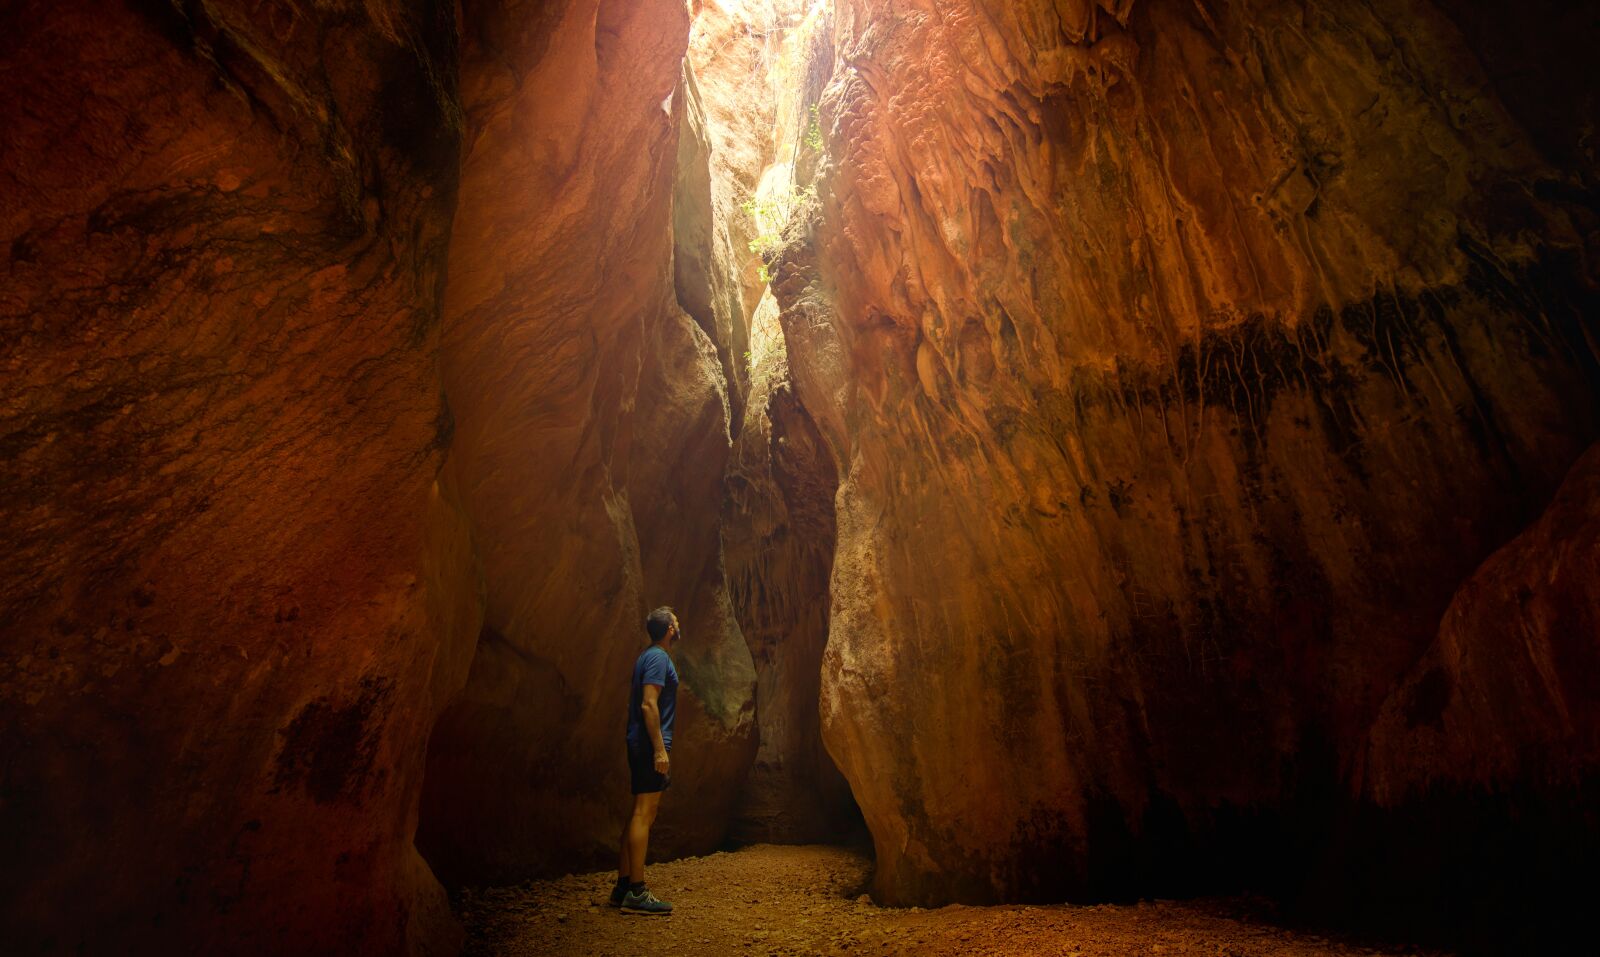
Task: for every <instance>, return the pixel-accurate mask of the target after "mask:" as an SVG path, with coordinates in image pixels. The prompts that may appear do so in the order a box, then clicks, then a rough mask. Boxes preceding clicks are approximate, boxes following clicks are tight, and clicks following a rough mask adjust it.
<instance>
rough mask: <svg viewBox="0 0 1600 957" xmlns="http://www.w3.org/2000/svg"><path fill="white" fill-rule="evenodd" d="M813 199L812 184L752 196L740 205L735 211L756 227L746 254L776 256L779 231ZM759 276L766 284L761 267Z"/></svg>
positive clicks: (781, 241)
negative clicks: (765, 195) (747, 215)
mask: <svg viewBox="0 0 1600 957" xmlns="http://www.w3.org/2000/svg"><path fill="white" fill-rule="evenodd" d="M816 198H817V187H816V186H814V185H813V186H806V187H804V188H802V187H799V186H790V187H789V191H788V192H787V193H780V194H777V195H774V196H767V197H756V196H752V197H750V198H749V199H747V200H745V201H744V202H742V203H740V204H739V208H740V209H742V210H744V211H745V212H746V213H748V214H749V216H750V218H751V219H754V220H755V223H756V228H757V229H758V230H760V232H758V233H756V237H755V238H754V239H752V240H750V242H749V247H750V251H751V252H753V253H755V254H756V255H757V256H760V257H761V258H762V259H766V258H768V256H769V255H771V254H773V253H776V252H777V251H778V248H779V247H781V246H782V245H783V230H784V227H786V226H788V225H789V220H790V219H792V218H793V217H794V211H795V210H796V209H798V208H799V207H800V206H801V205H803V204H805V203H809V202H815V201H816ZM762 273H763V275H762V278H761V281H762V282H769V281H770V279H769V278H768V277H767V276H766V275H765V273H766V267H765V266H763V267H762Z"/></svg>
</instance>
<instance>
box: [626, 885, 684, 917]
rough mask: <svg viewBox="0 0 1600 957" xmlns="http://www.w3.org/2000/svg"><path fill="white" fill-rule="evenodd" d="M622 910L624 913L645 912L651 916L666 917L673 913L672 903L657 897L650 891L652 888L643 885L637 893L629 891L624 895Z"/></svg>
mask: <svg viewBox="0 0 1600 957" xmlns="http://www.w3.org/2000/svg"><path fill="white" fill-rule="evenodd" d="M622 912H623V913H624V914H644V915H646V916H649V917H665V916H666V915H668V914H670V913H672V905H671V904H669V903H667V902H666V901H664V900H659V899H657V897H656V895H654V894H652V893H650V888H648V887H642V888H640V889H639V892H638V893H637V894H636V893H634V892H633V891H629V892H627V893H626V894H624V895H622Z"/></svg>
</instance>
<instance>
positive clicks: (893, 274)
mask: <svg viewBox="0 0 1600 957" xmlns="http://www.w3.org/2000/svg"><path fill="white" fill-rule="evenodd" d="M836 17H837V29H836V36H835V42H836V44H837V47H838V58H837V61H836V62H837V64H838V69H837V72H836V73H835V75H834V77H833V79H832V81H831V83H830V85H829V87H828V90H827V93H826V94H825V95H824V97H823V98H822V101H821V115H822V118H823V120H824V127H825V129H826V140H827V152H828V163H827V164H826V165H825V167H824V170H823V174H822V178H821V184H822V189H821V192H822V198H823V204H822V206H823V210H822V217H821V220H820V222H819V223H817V224H815V225H814V226H813V227H812V229H811V232H810V234H809V240H808V241H809V243H810V244H811V245H812V246H813V247H814V248H815V249H816V250H817V251H818V252H819V255H820V263H819V270H820V272H819V275H820V280H819V282H820V285H821V287H822V288H823V289H824V290H825V291H826V295H825V296H824V299H826V302H825V303H823V304H822V305H820V306H819V305H818V304H817V301H816V297H815V296H813V297H811V299H810V300H809V301H810V302H811V305H810V306H808V307H807V308H805V309H786V310H785V312H784V316H783V322H784V327H785V332H786V334H787V337H788V346H789V360H790V363H791V366H792V369H793V373H792V374H793V378H794V380H795V382H796V383H797V387H798V389H799V395H800V396H801V398H802V400H803V402H804V405H805V407H806V409H807V411H808V413H809V415H810V416H811V417H812V418H813V419H814V420H815V421H816V422H817V424H818V425H819V426H820V427H821V429H822V434H823V437H824V439H825V441H826V442H827V443H828V444H829V445H830V447H831V448H832V449H834V451H835V453H836V455H837V457H838V474H839V476H840V482H841V484H840V488H839V493H838V498H837V522H838V524H837V536H838V544H837V551H836V554H835V555H834V562H833V571H832V588H831V594H832V610H831V626H830V627H831V633H830V637H829V643H828V649H827V653H826V658H825V664H824V676H823V687H822V706H823V726H824V732H825V735H826V739H827V742H828V749H829V751H830V753H831V754H832V755H833V756H834V758H835V759H837V760H838V762H839V765H840V767H841V769H842V770H843V771H844V773H845V775H846V777H847V778H849V780H850V783H851V786H852V788H853V789H854V791H855V794H856V797H857V798H858V799H859V801H860V803H861V807H862V810H863V812H864V813H865V815H866V818H867V821H868V823H869V825H870V826H871V829H872V832H873V836H874V839H875V842H876V845H877V851H878V870H877V875H876V878H875V896H878V897H879V898H880V899H883V900H887V901H894V902H919V903H920V902H932V901H943V900H950V899H969V900H973V899H975V900H983V899H996V898H1012V897H1017V896H1031V895H1041V894H1056V893H1059V892H1060V891H1061V890H1063V889H1064V888H1065V889H1071V888H1077V889H1078V890H1079V891H1088V892H1096V891H1106V890H1116V889H1129V888H1136V887H1139V886H1146V887H1147V886H1148V885H1147V883H1141V882H1144V881H1145V878H1146V877H1147V875H1148V871H1146V870H1145V868H1146V867H1147V866H1149V867H1155V866H1160V867H1163V868H1165V869H1167V870H1168V871H1169V872H1170V870H1171V868H1170V867H1169V866H1168V865H1170V864H1171V863H1172V859H1171V858H1170V857H1164V856H1163V853H1164V852H1163V851H1162V850H1161V848H1169V849H1170V848H1171V847H1174V846H1195V842H1199V845H1200V846H1205V845H1206V842H1207V841H1214V840H1218V839H1219V837H1220V836H1222V835H1224V834H1226V833H1228V832H1227V828H1228V827H1230V826H1231V825H1229V824H1228V822H1229V821H1239V820H1249V819H1263V818H1264V819H1268V820H1282V817H1281V816H1282V815H1284V814H1287V813H1288V811H1287V809H1288V808H1290V807H1300V806H1304V805H1305V802H1307V801H1334V800H1343V799H1350V798H1353V796H1354V794H1355V792H1356V790H1357V789H1356V788H1355V787H1354V786H1352V785H1351V784H1350V783H1349V782H1350V778H1349V773H1348V772H1349V769H1350V768H1351V767H1352V765H1353V764H1354V762H1355V761H1356V760H1357V759H1358V756H1359V755H1360V754H1361V753H1362V750H1363V747H1364V741H1365V739H1366V732H1367V728H1368V727H1369V725H1370V723H1371V722H1372V721H1373V720H1374V718H1376V717H1377V716H1378V715H1379V713H1380V707H1381V706H1382V704H1383V701H1384V700H1385V697H1386V696H1388V695H1389V694H1390V693H1391V691H1392V690H1393V689H1394V688H1395V687H1396V685H1397V683H1398V682H1399V681H1400V680H1401V678H1402V676H1403V674H1404V673H1405V671H1406V669H1407V667H1408V666H1409V665H1410V663H1411V662H1412V661H1414V660H1415V659H1416V657H1417V656H1418V655H1419V654H1421V653H1422V652H1423V650H1424V649H1425V648H1426V647H1427V645H1428V643H1429V642H1430V640H1431V639H1432V636H1433V635H1434V633H1435V630H1436V626H1437V623H1438V620H1439V615H1440V613H1441V612H1442V611H1443V610H1444V608H1445V605H1446V603H1447V601H1448V600H1449V597H1450V595H1451V593H1452V592H1453V591H1454V589H1455V588H1456V586H1457V584H1458V583H1459V582H1460V581H1461V580H1462V579H1463V578H1465V577H1466V576H1467V575H1468V574H1470V573H1471V571H1472V570H1473V568H1474V567H1476V565H1477V564H1478V563H1479V562H1480V561H1481V560H1482V559H1483V558H1484V557H1485V556H1486V555H1487V554H1488V553H1489V552H1490V551H1491V550H1492V549H1493V548H1494V547H1495V546H1496V545H1498V544H1499V543H1501V542H1503V541H1505V540H1506V539H1507V538H1509V537H1510V536H1511V535H1512V534H1514V533H1515V532H1516V531H1517V530H1518V529H1519V528H1520V527H1521V525H1522V524H1523V523H1525V522H1526V521H1527V520H1528V519H1529V518H1530V517H1531V516H1533V515H1534V514H1537V511H1538V509H1539V507H1540V506H1541V505H1542V503H1543V502H1544V501H1545V499H1546V498H1547V496H1548V495H1549V494H1550V493H1551V491H1552V490H1553V489H1554V487H1555V485H1556V483H1557V482H1558V481H1559V478H1560V476H1561V475H1562V474H1563V472H1564V471H1565V469H1566V468H1567V466H1568V465H1569V464H1570V463H1571V462H1572V461H1573V459H1574V458H1575V457H1576V456H1577V455H1578V453H1579V451H1580V450H1581V449H1583V448H1584V447H1585V446H1586V445H1587V444H1588V442H1589V441H1590V440H1591V439H1592V437H1593V436H1594V435H1595V433H1596V429H1597V425H1600V423H1597V421H1596V417H1595V414H1594V409H1595V408H1596V403H1595V396H1596V391H1595V390H1596V378H1595V375H1594V370H1595V356H1594V345H1593V342H1594V339H1593V337H1592V329H1591V330H1589V331H1588V332H1586V331H1585V329H1586V328H1587V327H1588V325H1589V322H1590V320H1589V318H1588V316H1589V313H1587V312H1586V310H1589V309H1591V308H1592V301H1593V293H1592V289H1593V288H1594V286H1593V275H1592V273H1590V272H1589V271H1588V270H1587V267H1585V266H1583V265H1582V263H1583V262H1584V260H1583V258H1582V257H1584V256H1585V255H1586V253H1585V249H1586V248H1592V238H1591V237H1592V235H1593V229H1594V226H1595V224H1594V222H1593V218H1592V214H1590V213H1589V212H1588V211H1587V210H1585V209H1584V208H1582V207H1581V206H1580V205H1578V204H1572V203H1568V202H1565V201H1563V200H1562V199H1561V197H1562V196H1564V195H1568V192H1567V191H1568V190H1569V189H1570V188H1571V187H1572V186H1573V184H1575V183H1577V182H1579V181H1581V178H1582V177H1583V176H1586V175H1589V174H1587V173H1583V172H1581V171H1574V170H1570V169H1562V168H1560V167H1558V166H1555V165H1553V164H1552V162H1551V161H1550V160H1549V159H1548V158H1547V156H1546V155H1542V154H1541V153H1540V151H1539V150H1538V149H1537V148H1536V144H1535V142H1534V138H1532V137H1530V135H1529V134H1528V133H1527V132H1526V131H1525V130H1524V129H1523V128H1522V127H1520V126H1519V125H1518V122H1517V121H1516V120H1515V119H1514V118H1513V117H1512V116H1511V115H1509V114H1508V113H1507V112H1506V110H1505V109H1504V107H1503V104H1502V102H1501V101H1500V100H1499V99H1498V97H1497V95H1496V90H1495V88H1494V86H1493V84H1492V82H1491V81H1490V80H1489V79H1487V78H1486V75H1485V74H1484V73H1483V72H1482V71H1481V70H1480V67H1479V64H1478V63H1477V62H1476V61H1475V59H1474V56H1473V53H1472V50H1471V49H1470V48H1469V47H1468V46H1467V45H1466V43H1465V42H1464V41H1463V39H1462V37H1461V35H1460V34H1459V33H1457V31H1456V30H1455V28H1454V27H1453V25H1452V24H1451V23H1450V22H1449V21H1448V20H1447V19H1446V18H1445V17H1443V16H1441V15H1440V13H1439V12H1438V10H1436V9H1435V8H1433V7H1430V6H1429V5H1427V4H1424V3H1414V2H1393V3H1383V4H1380V5H1378V6H1377V7H1373V8H1363V9H1362V11H1361V12H1360V13H1359V14H1357V13H1356V12H1355V11H1353V10H1350V9H1346V8H1344V7H1337V6H1328V7H1312V8H1306V7H1304V5H1300V4H1286V3H1276V2H1254V3H1246V2H1237V3H1221V4H1203V5H1200V6H1194V5H1188V4H1164V3H1148V4H1146V3H1139V4H1133V5H1131V8H1130V5H1128V4H1103V5H1100V6H1094V5H1091V4H1087V3H1064V4H1063V3H1057V4H1054V5H1052V4H1043V3H1016V4H1013V3H1005V4H1001V3H975V2H959V0H953V2H940V3H936V4H933V5H932V6H931V7H929V8H927V9H923V8H917V9H911V8H905V7H901V6H891V5H887V4H881V3H874V2H870V0H858V2H844V3H840V4H838V6H837V14H836ZM1586 243H1588V244H1590V246H1586ZM803 259H804V256H799V255H797V254H794V253H793V252H792V251H786V252H785V254H784V256H783V257H782V260H783V261H782V262H780V264H779V267H778V272H779V274H778V279H777V281H776V284H775V288H779V287H783V286H784V285H785V284H786V283H788V282H790V281H791V280H792V281H794V282H796V283H798V284H800V285H804V286H806V287H807V288H813V287H814V285H815V284H813V283H812V282H811V280H809V279H806V278H805V277H804V276H803V272H804V271H803V270H796V269H795V268H794V267H793V265H792V263H799V262H801V261H802V260H803ZM791 261H792V262H791ZM780 298H781V297H780ZM798 298H799V299H800V300H801V301H802V302H804V301H807V300H806V299H805V297H804V296H800V297H798ZM828 307H831V314H830V308H828Z"/></svg>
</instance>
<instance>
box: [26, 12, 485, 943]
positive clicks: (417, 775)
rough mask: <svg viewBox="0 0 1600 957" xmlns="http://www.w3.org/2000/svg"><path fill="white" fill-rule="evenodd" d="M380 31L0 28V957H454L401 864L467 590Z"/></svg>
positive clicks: (250, 18)
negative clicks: (2, 956)
mask: <svg viewBox="0 0 1600 957" xmlns="http://www.w3.org/2000/svg"><path fill="white" fill-rule="evenodd" d="M418 10H419V8H417V7H411V6H405V7H402V6H400V5H391V4H386V3H377V2H374V3H368V4H366V5H365V6H362V7H357V8H356V9H355V10H354V11H348V10H331V9H329V8H327V7H325V6H319V7H311V6H308V5H294V4H287V3H268V4H259V3H256V4H245V3H232V2H226V0H223V2H213V3H207V4H172V5H168V4H159V3H158V4H138V5H131V6H127V7H125V6H123V5H120V4H90V3H77V2H67V3H63V2H55V3H24V4H12V5H9V6H8V9H7V10H6V12H5V13H4V14H0V35H4V36H5V37H6V39H5V41H4V42H3V44H0V63H3V65H4V70H3V74H4V76H5V77H6V87H7V93H6V96H5V97H4V99H3V102H0V121H3V123H4V126H5V130H6V134H5V138H4V142H3V145H0V223H3V226H0V231H3V243H0V249H4V250H6V251H7V255H6V259H5V266H4V275H5V280H4V292H3V293H0V327H3V330H4V333H3V336H0V339H3V341H4V346H3V352H0V356H3V360H0V361H3V367H0V381H3V382H4V387H3V392H4V399H5V401H4V404H3V406H0V437H3V438H0V497H3V499H4V502H5V506H4V509H3V510H0V539H3V540H4V541H5V543H6V547H5V549H4V554H3V556H0V940H4V944H3V945H0V949H4V950H5V951H6V952H7V953H12V954H25V953H33V952H48V953H83V952H88V953H123V954H133V953H157V952H163V953H166V952H171V953H177V952H182V953H233V954H247V953H263V954H284V953H299V954H313V953H405V952H420V951H423V950H427V949H429V948H431V947H439V948H444V949H448V948H449V947H451V946H452V943H453V941H457V940H459V931H458V930H457V929H456V927H455V924H454V921H453V920H452V918H451V916H450V914H449V911H448V909H447V904H446V900H445V895H444V892H443V890H442V889H441V888H440V887H439V885H438V883H437V882H436V881H434V879H433V877H432V876H431V875H430V874H429V873H428V869H427V867H426V865H425V864H423V862H422V860H421V858H419V857H418V856H417V853H416V851H415V850H414V849H413V847H412V844H411V835H412V831H413V829H414V828H415V825H416V817H417V796H418V793H419V790H420V785H421V775H422V768H423V754H424V748H425V742H426V740H427V735H428V729H429V728H430V727H431V726H432V724H433V720H434V718H435V716H436V715H437V714H438V711H439V709H440V708H441V707H442V706H443V703H444V701H445V699H446V698H447V697H448V696H449V694H450V693H452V692H453V691H454V690H455V689H456V688H458V687H459V686H460V685H461V683H462V681H463V680H464V679H465V672H466V666H467V662H468V660H469V658H470V655H471V648H472V641H473V638H474V636H475V635H476V633H477V630H478V624H477V616H478V614H479V610H478V607H477V601H478V597H477V594H478V593H477V588H476V585H475V581H474V577H473V574H472V559H471V552H470V548H469V545H468V541H467V538H466V529H465V525H464V523H463V521H462V519H461V517H460V514H459V509H458V508H457V507H456V506H455V505H454V504H453V503H452V500H451V494H450V491H449V485H448V482H447V481H446V480H445V479H444V478H443V477H441V476H440V475H439V474H438V473H439V468H440V464H441V461H442V459H443V457H444V455H445V452H446V450H447V449H448V448H449V446H450V442H451V416H450V412H449V410H448V407H447V406H445V405H444V404H443V401H442V399H441V395H440V388H439V374H438V370H437V367H436V351H437V343H438V337H439V298H440V294H441V289H442V284H443V278H444V264H445V261H444V259H445V245H446V240H447V235H448V230H449V224H450V212H451V208H452V202H453V199H454V182H455V170H456V157H457V147H456V138H457V135H458V134H457V130H458V129H459V118H458V116H457V115H456V114H455V111H454V106H453V91H452V88H451V87H452V83H453V77H454V71H455V62H454V52H453V50H452V49H451V44H450V42H449V38H450V37H451V36H453V34H454V29H453V25H452V24H451V23H450V22H449V21H448V20H445V21H444V22H436V21H434V20H432V19H430V18H429V16H428V15H426V14H425V13H420V12H418Z"/></svg>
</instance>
